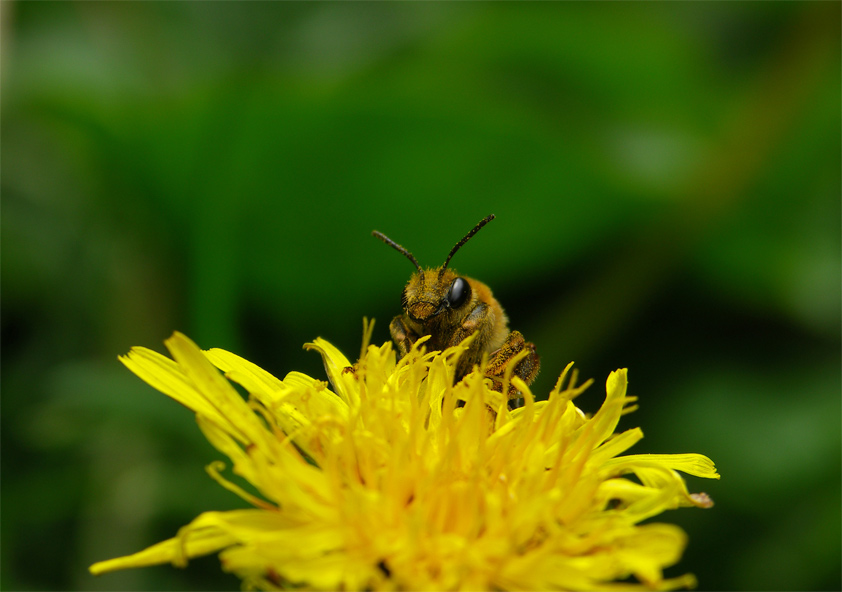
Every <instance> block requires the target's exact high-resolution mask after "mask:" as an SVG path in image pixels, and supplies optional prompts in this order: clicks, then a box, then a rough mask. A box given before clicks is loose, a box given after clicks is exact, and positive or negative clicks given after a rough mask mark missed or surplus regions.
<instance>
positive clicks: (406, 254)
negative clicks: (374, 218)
mask: <svg viewBox="0 0 842 592" xmlns="http://www.w3.org/2000/svg"><path fill="white" fill-rule="evenodd" d="M371 235H372V236H375V237H377V238H379V239H380V240H382V241H383V242H384V243H386V244H387V245H389V246H390V247H392V248H393V249H394V250H396V251H397V252H398V253H401V254H403V255H404V257H406V258H407V259H409V260H410V261H412V264H413V265H414V266H415V267H416V268H417V269H418V273H420V274H421V276H422V277H423V276H424V270H423V269H421V266H420V265H418V261H416V260H415V257H413V256H412V253H410V252H409V251H407V250H406V249H405V248H403V247H402V246H400V245H399V244H398V243H396V242H395V241H393V240H392V239H390V238H389V237H388V236H386V235H385V234H383V233H382V232H378V231H377V230H374V231H372V233H371Z"/></svg>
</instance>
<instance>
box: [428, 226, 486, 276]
mask: <svg viewBox="0 0 842 592" xmlns="http://www.w3.org/2000/svg"><path fill="white" fill-rule="evenodd" d="M492 220H494V214H489V215H488V216H486V217H485V218H483V219H482V220H480V222H479V224H477V225H476V226H474V228H473V230H471V231H470V232H469V233H468V234H466V235H465V238H463V239H462V240H460V241H459V242H458V243H456V246H455V247H453V248H452V249H451V250H450V255H448V256H447V259H445V260H444V265H442V266H441V269H440V270H439V275H441V274H443V273H444V270H445V269H446V268H447V264H448V263H450V258H451V257H453V255H454V254H456V251H458V250H459V249H460V248H461V247H462V245H464V244H465V243H466V242H468V240H470V238H471V237H472V236H474V235H475V234H476V233H477V232H479V229H480V228H482V227H483V226H485V225H486V224H488V223H489V222H491V221H492Z"/></svg>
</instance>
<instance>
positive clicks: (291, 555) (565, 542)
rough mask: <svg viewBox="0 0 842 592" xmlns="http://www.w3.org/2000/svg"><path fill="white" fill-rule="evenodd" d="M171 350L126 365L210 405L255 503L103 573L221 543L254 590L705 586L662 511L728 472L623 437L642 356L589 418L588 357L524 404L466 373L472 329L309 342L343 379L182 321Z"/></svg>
mask: <svg viewBox="0 0 842 592" xmlns="http://www.w3.org/2000/svg"><path fill="white" fill-rule="evenodd" d="M367 334H369V335H370V332H367ZM366 344H367V341H366ZM166 345H167V348H168V349H169V351H170V353H171V354H172V359H170V358H167V357H165V356H162V355H160V354H157V353H155V352H153V351H151V350H148V349H145V348H140V347H137V348H133V349H132V350H131V351H130V352H129V353H128V354H127V355H126V356H123V357H121V358H120V360H121V361H122V362H123V363H124V364H125V365H126V366H127V367H128V368H129V369H130V370H131V371H132V372H134V373H135V374H137V375H138V376H139V377H140V378H142V379H143V380H145V381H146V382H147V383H149V384H150V385H151V386H153V387H154V388H156V389H158V390H160V391H161V392H163V393H164V394H166V395H168V396H170V397H172V398H173V399H175V400H176V401H178V402H180V403H182V404H183V405H185V406H187V407H188V408H190V409H191V410H192V411H193V412H195V414H196V419H197V421H198V424H199V427H200V429H201V430H202V432H203V433H204V434H205V436H206V437H207V438H208V440H209V441H210V442H211V443H212V444H213V445H214V446H215V447H216V449H217V450H219V452H221V453H222V454H223V455H225V456H227V457H228V459H229V460H230V464H231V471H232V472H233V476H232V478H228V477H225V476H223V475H222V471H223V463H221V462H220V461H215V462H213V463H211V465H209V467H208V473H209V474H210V475H211V477H212V478H213V479H214V480H216V481H217V482H218V483H219V484H220V485H222V486H223V487H225V488H226V489H228V490H229V491H231V492H232V493H234V494H236V495H239V496H240V497H241V498H242V499H243V500H244V502H245V504H246V508H245V509H242V510H234V511H227V512H215V511H207V512H205V513H203V514H200V515H199V516H198V517H196V518H195V519H194V520H193V521H192V522H191V523H189V524H187V525H186V526H184V527H182V528H181V529H180V530H179V531H178V533H176V535H175V536H174V537H173V538H171V539H169V540H166V541H163V542H161V543H158V544H155V545H152V546H151V547H149V548H147V549H145V550H143V551H140V552H138V553H135V554H133V555H129V556H126V557H120V558H116V559H110V560H107V561H103V562H100V563H96V564H94V565H93V566H91V568H90V570H91V572H92V573H94V574H102V573H105V572H109V571H113V570H119V569H125V568H133V567H141V566H148V565H154V564H162V563H171V564H173V565H175V566H183V565H185V564H186V563H187V561H189V560H190V559H191V558H193V557H198V556H202V555H207V554H211V553H218V554H219V557H220V560H221V563H222V567H223V569H224V570H226V571H229V572H233V573H235V574H236V575H238V576H239V577H240V578H241V579H242V580H243V586H244V588H257V589H265V590H275V589H281V588H290V587H295V588H305V589H344V590H401V589H406V590H419V589H420V590H462V589H472V590H481V589H482V590H523V589H532V590H587V589H594V588H599V589H609V588H614V587H616V588H624V589H626V588H629V587H640V588H645V589H674V588H681V587H690V586H693V585H694V584H695V579H694V578H693V576H692V575H690V574H686V575H684V576H680V577H678V578H672V579H666V578H664V575H663V570H664V568H666V567H669V566H671V565H673V564H675V563H677V562H678V561H679V559H680V557H681V554H682V552H683V549H684V547H685V545H686V542H687V536H686V535H685V533H684V532H683V531H682V530H681V529H679V528H678V527H676V526H673V525H670V524H663V523H657V522H652V521H651V520H648V519H650V518H652V517H654V516H657V515H659V514H661V513H662V512H663V511H665V510H668V509H674V508H677V507H680V506H688V507H692V506H695V507H702V508H704V507H710V506H711V505H712V501H711V500H710V497H709V496H707V495H706V494H704V493H692V494H691V493H689V492H688V489H687V486H686V483H685V481H684V478H683V477H682V476H681V474H680V473H685V474H689V475H694V476H696V477H703V478H713V479H718V478H719V475H718V474H717V472H716V469H715V467H714V464H713V462H712V461H711V460H710V459H708V458H707V457H705V456H702V455H699V454H678V455H668V454H664V455H624V454H623V453H625V452H626V451H627V450H628V449H629V448H630V447H631V446H633V445H634V444H635V443H636V442H637V441H638V440H640V439H641V438H642V436H643V435H642V432H641V431H640V429H638V428H635V429H631V430H627V431H625V432H621V433H615V429H616V427H617V424H618V422H619V419H620V416H621V415H622V414H624V413H626V412H628V411H629V410H631V409H632V408H633V404H634V402H635V400H636V399H635V398H634V397H630V396H628V395H627V372H626V370H625V369H621V370H617V371H615V372H612V373H611V374H610V376H609V377H608V380H607V381H606V396H605V401H604V403H603V404H602V406H601V408H600V409H599V411H597V412H596V413H595V414H594V415H593V416H591V417H588V416H586V415H585V414H584V413H583V412H582V411H581V410H580V409H578V408H577V407H576V406H575V405H574V404H573V400H574V399H575V397H576V396H578V395H579V394H580V393H581V392H582V391H583V390H584V389H586V388H587V387H588V386H589V385H590V382H588V383H585V384H582V385H577V384H576V373H575V371H573V372H571V371H570V370H571V366H572V365H571V366H568V367H567V368H566V369H565V370H564V372H563V373H562V374H561V376H560V378H559V380H558V382H557V383H556V386H555V388H554V389H553V390H552V392H551V393H550V394H549V398H548V399H547V400H543V401H536V400H535V398H534V397H533V395H532V393H531V391H530V390H529V387H528V386H527V385H526V384H525V383H523V381H521V380H520V379H519V378H517V377H512V378H511V380H512V384H513V385H514V386H515V387H516V388H517V389H518V390H520V391H521V392H522V393H523V395H524V402H525V404H524V406H523V407H520V408H518V409H515V410H513V411H512V410H509V409H508V406H507V401H506V400H505V399H504V398H503V396H502V395H501V393H499V392H497V391H494V390H493V389H492V385H491V381H490V380H489V379H487V378H485V376H484V369H483V368H477V369H475V371H474V372H472V373H470V374H468V375H467V376H465V377H464V379H462V380H461V381H459V382H457V383H456V384H453V380H452V377H453V375H454V372H455V368H456V364H457V362H458V360H459V356H460V355H461V354H462V352H463V351H465V350H466V348H467V344H465V343H463V344H462V345H460V346H457V347H453V348H450V349H448V350H446V351H443V352H438V351H436V352H426V351H425V350H424V348H423V345H422V343H421V342H419V343H417V344H416V347H415V348H414V349H413V350H412V351H410V352H409V353H408V354H407V355H406V356H404V357H403V358H402V359H401V360H400V362H396V356H395V352H394V351H393V349H392V345H391V343H386V344H384V345H382V346H379V347H378V346H375V345H368V346H367V347H364V351H363V355H362V357H361V358H360V360H359V361H358V362H357V364H356V365H352V364H351V363H350V362H349V360H348V359H347V358H346V357H345V356H344V355H343V354H342V353H341V352H340V351H339V350H338V349H336V348H335V347H334V346H332V345H331V344H330V343H328V342H327V341H325V340H323V339H316V340H314V341H313V342H312V343H310V344H307V345H306V346H305V347H306V348H307V349H313V350H316V351H317V352H318V353H319V354H320V355H321V356H322V359H323V361H324V365H325V369H326V373H327V377H328V380H329V382H323V381H320V380H316V379H314V378H311V377H309V376H306V375H304V374H301V373H298V372H291V373H290V374H287V376H286V377H284V379H283V380H281V379H278V378H276V377H274V376H272V375H271V374H269V373H268V372H266V371H265V370H262V369H261V368H259V367H258V366H256V365H254V364H252V363H251V362H248V361H247V360H244V359H242V358H240V357H238V356H236V355H235V354H232V353H229V352H227V351H223V350H219V349H212V350H208V351H202V350H200V349H199V348H198V347H197V346H196V345H195V344H194V343H193V342H192V341H190V340H189V339H188V338H187V337H185V336H184V335H182V334H180V333H175V334H174V335H173V336H172V337H171V338H170V339H168V340H167V341H166ZM348 368H351V371H350V372H349V371H348ZM232 383H236V384H238V385H240V386H241V387H242V388H243V389H244V390H245V391H246V392H247V393H248V400H245V399H244V398H243V397H242V396H241V395H240V394H239V392H238V391H237V389H236V388H235V387H234V386H233V384H232ZM628 476H633V477H634V479H629V478H628ZM232 479H235V480H237V481H241V482H242V481H247V482H249V483H251V485H252V486H253V487H254V489H256V490H257V491H258V492H259V494H260V495H259V497H258V496H255V495H253V494H250V493H248V492H247V491H245V489H243V487H241V486H240V485H237V483H235V482H234V480H232ZM644 521H646V523H645V524H642V523H643V522H644Z"/></svg>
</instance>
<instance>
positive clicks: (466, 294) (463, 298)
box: [447, 277, 471, 308]
mask: <svg viewBox="0 0 842 592" xmlns="http://www.w3.org/2000/svg"><path fill="white" fill-rule="evenodd" d="M470 297H471V286H470V284H469V283H468V282H467V281H466V280H465V279H464V278H460V277H458V278H456V279H455V280H453V283H452V284H450V291H449V292H448V293H447V301H448V302H449V303H450V307H451V308H459V307H460V306H462V305H463V304H465V302H467V301H468V299H469V298H470Z"/></svg>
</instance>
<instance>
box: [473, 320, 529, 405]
mask: <svg viewBox="0 0 842 592" xmlns="http://www.w3.org/2000/svg"><path fill="white" fill-rule="evenodd" d="M524 350H526V351H528V352H529V353H527V355H526V357H525V358H523V359H521V360H520V361H519V362H518V363H517V365H516V366H515V367H514V369H513V370H512V376H517V377H518V378H520V379H521V380H522V381H523V382H525V383H526V384H527V385H529V384H532V381H533V380H535V377H536V376H537V375H538V370H539V369H540V368H541V359H540V357H539V356H538V354H537V353H535V344H533V343H528V342H527V341H526V340H525V339H524V338H523V335H522V334H521V332H520V331H512V332H511V333H509V336H508V337H507V338H506V341H505V342H504V343H503V347H501V348H500V349H498V350H497V351H496V352H494V353H493V354H492V357H491V360H490V362H489V364H488V369H487V370H486V372H485V375H486V376H488V377H489V378H491V379H492V381H493V382H494V385H493V386H492V388H493V389H494V390H495V391H497V392H503V381H504V380H505V376H506V369H507V368H508V367H509V365H510V364H511V361H512V359H513V358H514V357H515V356H516V355H517V354H519V353H520V352H522V351H524ZM507 395H508V397H509V399H510V400H512V399H518V398H520V397H521V396H522V395H521V393H520V391H518V390H517V389H516V388H515V387H514V386H512V385H509V392H508V393H507Z"/></svg>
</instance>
